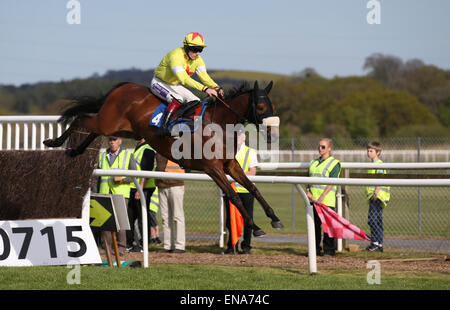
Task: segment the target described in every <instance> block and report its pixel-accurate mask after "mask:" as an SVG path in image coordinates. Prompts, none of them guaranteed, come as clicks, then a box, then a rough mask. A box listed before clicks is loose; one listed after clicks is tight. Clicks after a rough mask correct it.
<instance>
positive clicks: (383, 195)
mask: <svg viewBox="0 0 450 310" xmlns="http://www.w3.org/2000/svg"><path fill="white" fill-rule="evenodd" d="M382 162H383V161H382V160H381V159H378V160H377V161H375V163H377V164H380V163H382ZM367 173H369V174H386V170H383V169H369V170H368V171H367ZM375 188H376V186H368V187H366V200H367V201H369V200H370V199H371V198H372V196H373V194H374V192H375ZM377 198H378V199H379V200H380V201H381V203H382V204H383V207H386V206H387V203H388V202H389V199H390V198H391V188H390V187H389V186H380V190H379V191H378V194H377Z"/></svg>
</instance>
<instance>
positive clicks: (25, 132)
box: [23, 123, 28, 150]
mask: <svg viewBox="0 0 450 310" xmlns="http://www.w3.org/2000/svg"><path fill="white" fill-rule="evenodd" d="M23 149H24V150H28V124H27V123H23Z"/></svg>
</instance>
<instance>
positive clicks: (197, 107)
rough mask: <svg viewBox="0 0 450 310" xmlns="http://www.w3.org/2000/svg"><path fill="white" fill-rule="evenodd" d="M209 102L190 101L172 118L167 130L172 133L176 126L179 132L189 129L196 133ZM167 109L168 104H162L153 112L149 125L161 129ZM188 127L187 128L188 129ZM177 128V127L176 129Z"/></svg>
mask: <svg viewBox="0 0 450 310" xmlns="http://www.w3.org/2000/svg"><path fill="white" fill-rule="evenodd" d="M207 105H208V102H207V101H204V102H200V101H190V102H188V103H186V104H183V105H181V106H180V107H179V108H178V110H177V111H176V112H175V114H174V115H173V116H172V117H171V118H170V121H169V124H168V127H167V129H168V130H169V131H172V128H174V126H178V129H177V130H178V131H179V132H183V131H185V130H186V128H189V130H190V132H191V133H192V132H194V131H196V130H197V129H198V125H199V123H200V122H199V120H201V119H202V118H203V114H204V113H205V110H206V108H207ZM166 108H167V104H166V103H161V104H160V105H159V106H158V107H157V108H156V110H155V112H153V115H152V117H151V118H150V122H149V125H150V126H155V127H161V121H162V116H163V115H164V112H165V110H166ZM186 126H187V127H186ZM175 128H176V127H175Z"/></svg>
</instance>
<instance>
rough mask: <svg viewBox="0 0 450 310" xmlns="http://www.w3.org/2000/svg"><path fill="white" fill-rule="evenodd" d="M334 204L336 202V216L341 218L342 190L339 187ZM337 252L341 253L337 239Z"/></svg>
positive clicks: (340, 245)
mask: <svg viewBox="0 0 450 310" xmlns="http://www.w3.org/2000/svg"><path fill="white" fill-rule="evenodd" d="M336 202H337V206H336V207H337V214H338V215H339V216H340V217H342V188H341V186H340V185H339V186H338V187H337V194H336ZM337 251H338V252H342V239H340V238H338V239H337Z"/></svg>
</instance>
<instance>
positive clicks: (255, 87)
mask: <svg viewBox="0 0 450 310" xmlns="http://www.w3.org/2000/svg"><path fill="white" fill-rule="evenodd" d="M253 89H254V90H258V89H259V87H258V81H255V85H254V86H253Z"/></svg>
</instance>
